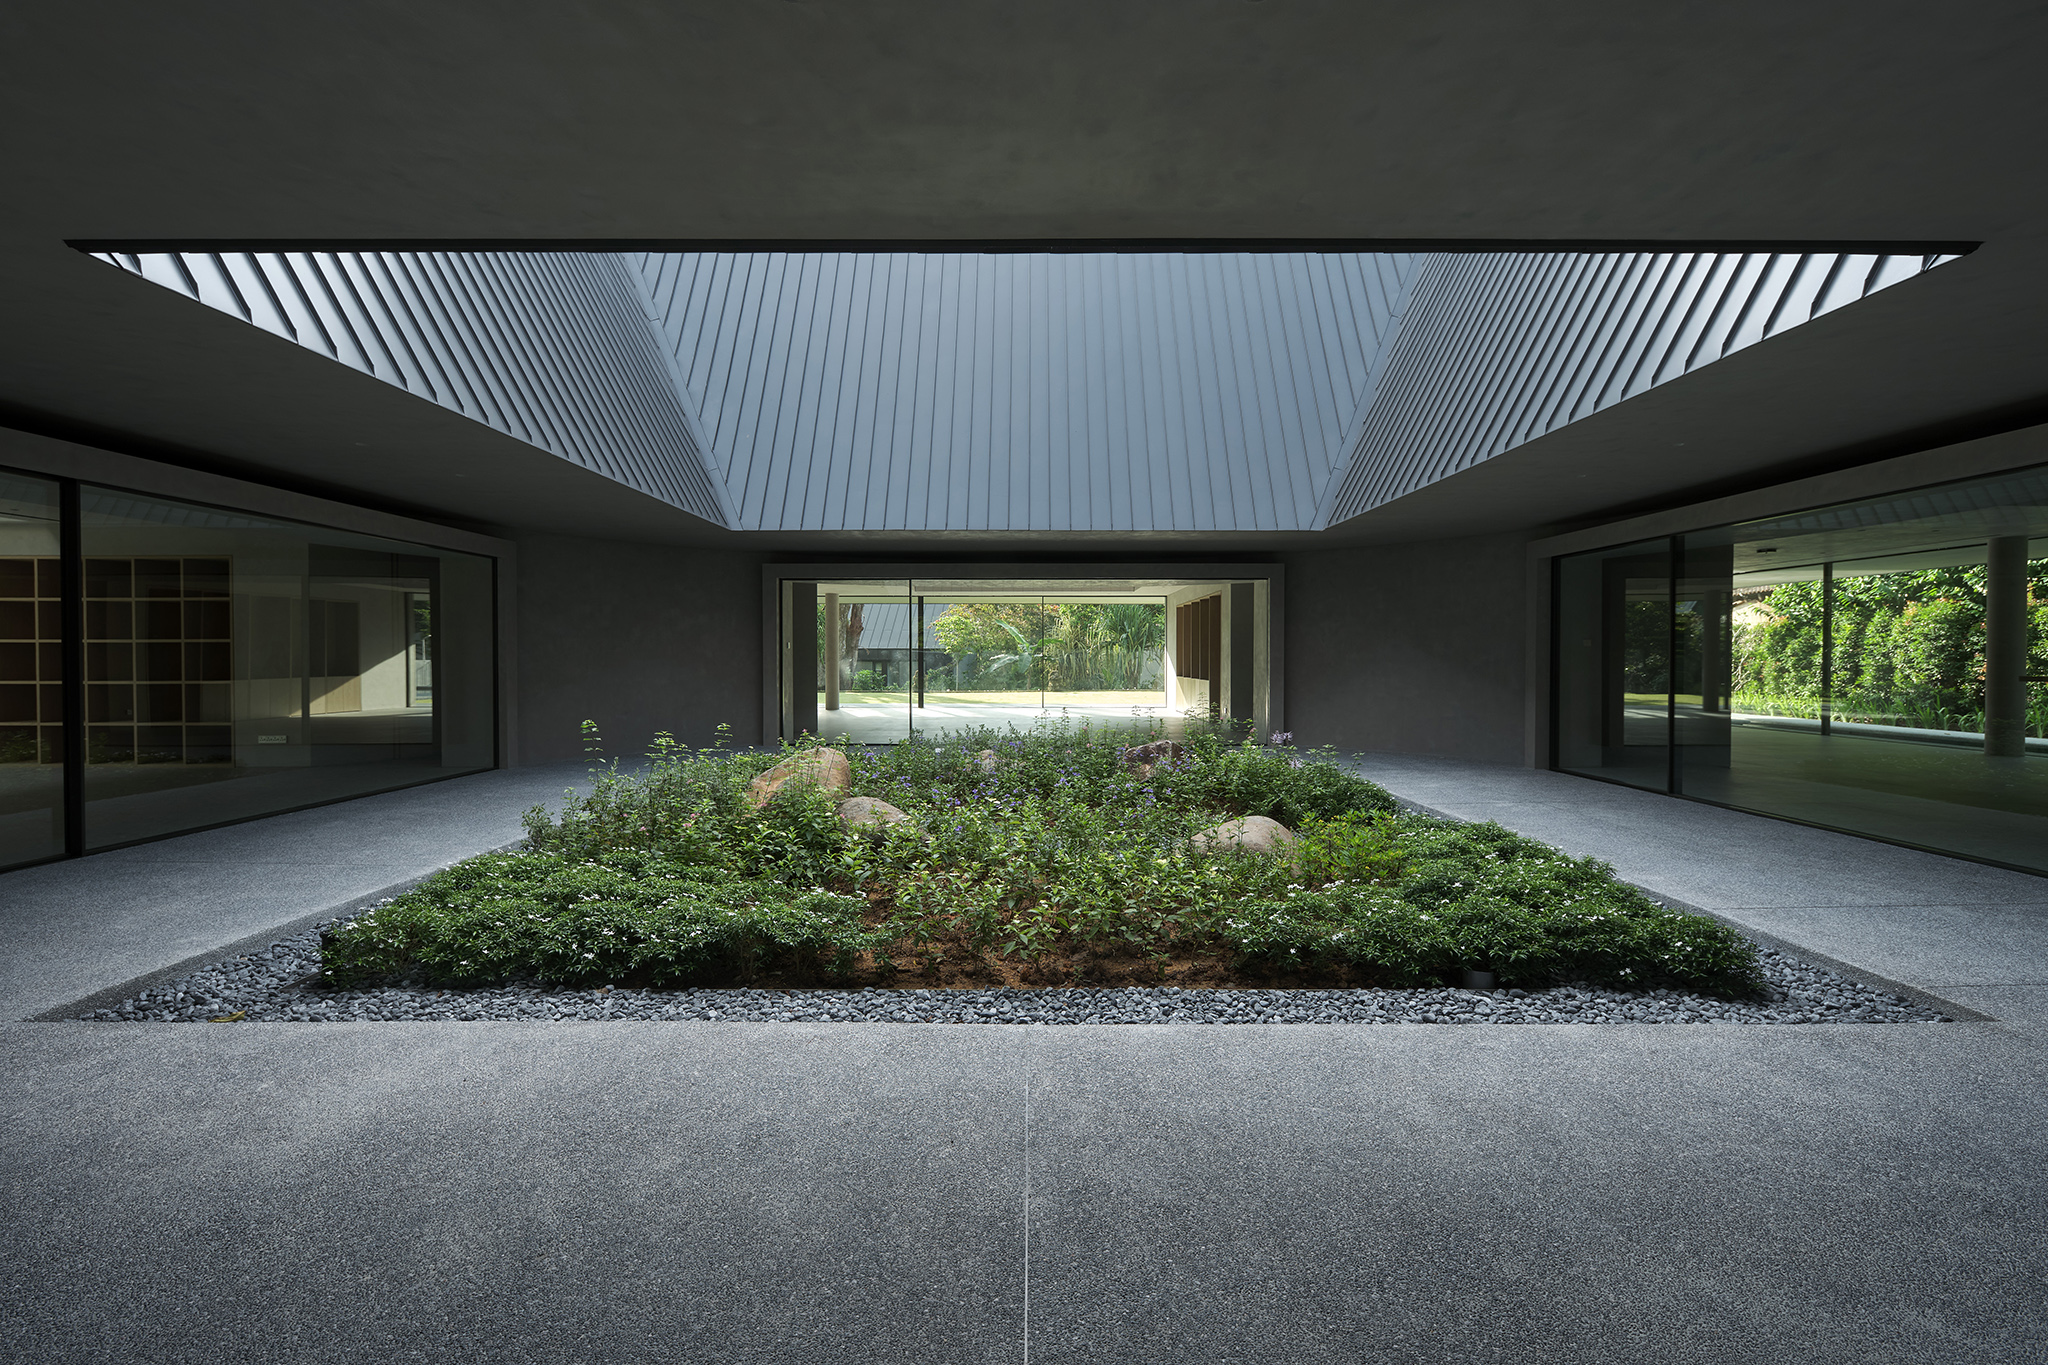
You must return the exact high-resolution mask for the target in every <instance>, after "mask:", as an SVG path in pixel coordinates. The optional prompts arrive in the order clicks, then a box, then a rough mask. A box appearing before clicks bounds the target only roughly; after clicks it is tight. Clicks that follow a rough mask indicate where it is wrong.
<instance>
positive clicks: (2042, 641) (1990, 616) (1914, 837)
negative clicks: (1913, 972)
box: [1679, 471, 2048, 871]
mask: <svg viewBox="0 0 2048 1365" xmlns="http://www.w3.org/2000/svg"><path fill="white" fill-rule="evenodd" d="M1973 532H1975V533H1977V535H1978V538H1976V539H1974V540H1973V539H1972V538H1971V536H1972V533H1973ZM2029 537H2033V539H2032V540H2031V541H2030V540H2029ZM1993 546H1999V547H2001V548H2000V550H1999V555H2000V556H2002V558H2001V559H1999V563H2000V564H2001V565H2002V566H2004V567H2003V568H2002V569H2001V570H2000V571H1999V572H2002V573H2003V574H2004V575H2005V576H2004V578H2002V579H2000V578H1999V577H1998V574H1997V573H1995V572H1994V570H1993V565H1992V561H1993V559H1994V556H1993V554H1992V553H1991V548H1992V547H1993ZM1685 554H1686V568H1685V572H1684V574H1683V575H1682V581H1681V588H1680V608H1681V613H1682V611H1683V607H1684V603H1685V600H1686V598H1687V597H1688V595H1692V596H1694V597H1695V598H1697V600H1699V601H1701V602H1703V603H1704V602H1708V601H1710V599H1711V586H1710V584H1711V582H1712V580H1714V579H1715V578H1717V577H1718V575H1719V573H1720V571H1721V570H1720V560H1719V557H1720V556H1724V555H1725V556H1726V561H1727V569H1728V579H1727V581H1728V586H1729V593H1728V600H1729V603H1730V606H1729V613H1728V615H1729V645H1730V648H1729V664H1728V687H1729V692H1730V698H1729V701H1730V707H1729V717H1728V721H1729V724H1728V748H1727V751H1726V754H1727V757H1726V762H1725V764H1721V763H1717V762H1711V761H1708V760H1707V759H1706V757H1705V754H1706V752H1707V751H1708V749H1709V748H1710V747H1711V746H1708V745H1702V746H1701V747H1700V748H1699V749H1697V750H1695V749H1694V748H1692V747H1690V745H1689V744H1688V742H1687V740H1686V738H1685V735H1684V733H1683V726H1684V725H1685V723H1686V719H1687V702H1686V700H1685V696H1684V692H1685V690H1686V689H1685V686H1684V684H1683V683H1681V687H1680V692H1681V696H1680V700H1679V717H1680V725H1681V744H1682V745H1686V746H1687V747H1684V748H1683V749H1682V750H1681V758H1682V766H1681V782H1682V790H1683V791H1684V792H1685V794H1686V795H1688V796H1695V797H1701V798H1704V799H1706V800H1711V801H1717V802H1721V803H1724V804H1727V805H1731V806H1738V807H1741V808H1743V809H1746V810H1754V811H1759V812H1763V813H1766V814H1771V815H1784V816H1789V817H1792V818H1794V819H1799V820H1806V821H1810V822H1812V823H1814V824H1820V825H1827V826H1830V827H1833V828H1836V829H1844V830H1849V831H1852V832H1856V833H1863V834H1873V835H1877V836H1879V837H1881V838H1886V839H1893V840H1897V841H1898V842H1901V843H1908V844H1915V845H1918V846H1920V847H1924V848H1932V849H1938V850H1942V851H1947V852H1955V853H1962V854H1967V855H1969V856H1971V857H1977V858H1985V859H1989V860H1992V861H1995V862H2001V863H2007V864H2011V865H2014V866H2019V867H2027V868H2034V869H2039V870H2044V871H2048V684H2044V683H2042V682H2039V681H2024V682H2023V681H2022V679H2039V678H2042V677H2044V676H2048V473H2044V471H2023V472H2021V473H2018V474H2012V475H2004V476H2000V477H1998V478H1994V479H1985V480H1973V481H1970V482H1967V483H1961V484H1954V485H1948V486H1946V487H1943V488H1938V489H1931V490H1920V491H1917V492H1914V493H1910V494H1901V495H1899V496H1897V497H1893V498H1887V499H1878V500H1873V501H1871V502H1867V503H1862V504H1855V505H1851V506H1847V507H1839V508H1822V509H1819V510H1817V511H1813V512H1807V513H1801V514H1800V515H1799V516H1797V517H1792V518H1783V519H1778V520H1772V521H1766V522H1758V523H1753V524H1750V525H1747V526H1740V527H1732V528H1724V529H1722V530H1719V531H1714V532H1708V533H1703V534H1701V535H1697V536H1688V537H1687V538H1686V549H1685ZM1709 556H1712V557H1714V562H1713V563H1712V564H1709V563H1708V562H1707V561H1708V557H1709ZM1994 596H1996V597H1998V599H1999V600H2000V601H2001V602H2007V603H2009V604H2010V606H2009V607H2008V609H2007V616H2006V617H2005V618H2004V619H2005V624H2003V625H2000V626H1997V629H1998V630H1999V631H2000V632H2001V641H2002V642H2004V643H2005V647H2006V652H2005V653H2004V654H2002V655H2001V654H1999V652H1998V651H1997V650H1995V649H1993V648H1992V647H1991V646H1992V640H1991V638H1990V637H1991V632H1992V630H1993V623H1994V619H1995V618H1994V612H1993V607H1992V599H1993V597H1994ZM1707 614H1708V615H1709V616H1711V614H1712V611H1711V609H1709V610H1708V611H1707ZM1680 619H1681V620H1682V619H1683V616H1682V614H1681V617H1680ZM1702 638H1703V640H1705V641H1707V642H1708V643H1707V644H1706V645H1704V646H1703V652H1702V659H1703V662H1702V665H1701V668H1702V673H1703V676H1704V675H1707V674H1710V673H1711V672H1712V671H1713V669H1712V665H1711V658H1712V653H1711V649H1712V646H1711V640H1712V632H1711V631H1709V632H1706V633H1705V634H1703V637H1702ZM1994 657H1996V658H1997V659H1998V661H1999V662H1998V666H1999V667H2000V668H2002V669H2009V670H2010V671H2011V672H2012V673H2013V674H2014V675H2015V676H2014V677H2013V678H2011V679H2009V680H2008V682H2007V686H2008V688H2009V689H2010V695H2009V700H2008V699H2001V698H1996V697H1993V696H1991V695H1990V694H1989V689H1987V680H1988V676H1989V673H1990V671H1991V669H1992V667H1993V661H1994ZM1688 666H1689V664H1688V663H1687V662H1685V661H1683V660H1682V661H1681V663H1680V669H1681V678H1683V677H1684V676H1685V675H1684V669H1685V668H1687V667H1688ZM1990 705H1996V706H2005V705H2009V706H2010V708H2011V710H2012V713H2013V714H2012V719H2013V721H2014V722H2016V727H2015V728H2017V729H2018V730H2019V731H2020V732H2021V733H2019V734H2016V735H2010V736H2009V739H2008V741H2007V747H2008V748H2011V749H2015V750H2017V752H2013V753H2009V754H2008V753H2003V752H1999V751H1998V750H1999V748H2000V746H1999V744H1998V743H1997V742H1995V741H1993V742H1987V739H1986V732H1987V730H1992V729H1996V728H1998V727H1995V726H1992V725H1990V724H1988V723H1987V714H1986V713H1987V706H1990ZM1701 709H1702V712H1703V713H1704V710H1705V707H1704V704H1703V705H1702V708H1701ZM1994 718H1996V717H1994ZM1700 719H1701V720H1704V719H1705V716H1704V714H1703V715H1702V716H1701V717H1700ZM1703 733H1704V732H1703Z"/></svg>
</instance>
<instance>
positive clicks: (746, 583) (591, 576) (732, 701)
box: [518, 536, 762, 764]
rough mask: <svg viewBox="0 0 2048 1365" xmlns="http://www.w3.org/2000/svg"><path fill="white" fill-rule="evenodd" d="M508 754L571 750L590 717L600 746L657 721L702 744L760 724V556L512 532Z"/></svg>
mask: <svg viewBox="0 0 2048 1365" xmlns="http://www.w3.org/2000/svg"><path fill="white" fill-rule="evenodd" d="M518 545H519V602H518V611H519V646H518V656H519V731H520V745H519V762H520V763H521V764H533V763H556V762H561V761H563V760H567V759H578V758H581V757H582V739H581V736H580V733H579V730H578V726H579V725H580V724H581V723H582V722H583V721H584V720H586V719H589V720H594V721H596V722H597V724H598V728H599V730H600V732H601V733H602V734H603V736H604V741H605V751H606V753H607V754H611V755H617V756H620V757H633V756H637V755H639V754H641V753H644V752H645V751H646V749H647V746H648V743H649V742H650V741H651V740H652V739H653V738H654V735H655V734H656V733H657V732H658V731H662V730H667V731H670V732H671V733H673V734H674V735H675V736H676V738H677V739H679V740H681V741H682V742H684V743H686V744H692V745H702V744H709V743H711V741H712V739H713V738H714V727H716V726H717V725H718V724H719V723H720V722H721V721H723V722H726V723H729V724H730V725H731V726H732V727H733V733H734V736H735V738H736V739H737V740H738V742H740V743H742V744H753V743H757V742H759V740H760V730H761V687H762V680H761V638H760V633H761V570H760V565H761V559H760V557H759V556H755V555H745V554H734V553H732V552H730V551H716V552H707V551H700V550H689V549H682V548H677V547H673V546H661V545H640V544H632V543H628V542H622V541H604V540H589V539H583V538H578V537H570V536H533V537H528V538H522V539H521V540H520V541H519V542H518Z"/></svg>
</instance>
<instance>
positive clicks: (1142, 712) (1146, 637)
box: [1044, 597, 1168, 728]
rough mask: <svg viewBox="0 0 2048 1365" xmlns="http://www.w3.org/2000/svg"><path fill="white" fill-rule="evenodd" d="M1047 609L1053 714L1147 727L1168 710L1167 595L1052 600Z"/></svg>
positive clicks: (1048, 691) (1048, 701)
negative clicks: (1096, 599)
mask: <svg viewBox="0 0 2048 1365" xmlns="http://www.w3.org/2000/svg"><path fill="white" fill-rule="evenodd" d="M1044 608H1045V629H1046V644H1045V656H1046V671H1045V709H1046V711H1047V713H1048V714H1049V715H1052V716H1058V717H1064V718H1066V719H1070V720H1075V721H1087V722H1089V723H1091V724H1094V725H1113V726H1118V727H1128V726H1133V725H1135V726H1137V727H1140V728H1142V727H1143V726H1145V725H1147V724H1149V723H1151V722H1153V721H1155V720H1158V719H1160V718H1162V717H1164V716H1166V715H1167V714H1168V712H1167V706H1166V689H1165V680H1166V599H1165V598H1163V597H1158V598H1151V599H1139V600H1133V599H1124V600H1119V601H1107V602H1101V601H1098V602H1090V601H1081V600H1074V599H1065V600H1055V599H1052V598H1047V599H1044Z"/></svg>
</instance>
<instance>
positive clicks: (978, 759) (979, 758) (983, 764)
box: [974, 749, 1003, 773]
mask: <svg viewBox="0 0 2048 1365" xmlns="http://www.w3.org/2000/svg"><path fill="white" fill-rule="evenodd" d="M1002 762H1003V760H1002V758H1001V757H1000V756H998V755H997V753H996V751H995V750H994V749H983V750H982V751H981V752H980V753H978V754H976V755H975V756H974V763H975V766H976V767H978V768H980V769H981V770H982V771H983V772H985V773H992V772H994V771H995V770H996V769H997V768H999V767H1001V766H1002Z"/></svg>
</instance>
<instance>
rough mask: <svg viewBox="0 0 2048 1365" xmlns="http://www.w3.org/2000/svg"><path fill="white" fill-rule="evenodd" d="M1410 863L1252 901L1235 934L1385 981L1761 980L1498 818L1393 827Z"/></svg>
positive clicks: (1743, 961)
mask: <svg viewBox="0 0 2048 1365" xmlns="http://www.w3.org/2000/svg"><path fill="white" fill-rule="evenodd" d="M1391 824H1392V826H1393V828H1392V833H1393V835H1394V842H1395V845H1396V846H1397V848H1398V849H1399V851H1400V855H1401V856H1402V858H1403V859H1404V863H1405V865H1404V866H1403V867H1402V868H1401V870H1400V872H1399V873H1398V876H1397V877H1396V878H1394V879H1392V880H1391V881H1390V882H1380V883H1368V884H1358V883H1351V882H1332V883H1330V884H1328V885H1325V886H1323V887H1321V888H1318V889H1315V890H1309V889H1306V888H1304V889H1302V890H1300V891H1293V892H1290V893H1289V895H1287V896H1286V897H1284V898H1279V899H1275V900H1267V901H1259V902H1250V903H1247V904H1246V905H1245V906H1244V907H1243V910H1242V912H1241V913H1240V914H1238V915H1236V916H1234V917H1233V919H1232V922H1231V924H1230V926H1229V930H1230V936H1231V938H1232V940H1233V941H1234V942H1235V944H1236V945H1237V946H1238V948H1239V949H1240V951H1242V952H1244V953H1245V954H1247V955H1248V956H1250V957H1253V958H1258V959H1262V960H1266V961H1273V960H1275V959H1279V958H1289V959H1292V960H1293V961H1295V962H1297V963H1304V964H1313V963H1316V962H1341V963H1344V964H1346V965H1349V966H1352V967H1356V968H1361V969H1365V970H1368V971H1372V972H1375V973H1378V974H1381V975H1383V976H1384V977H1385V979H1386V980H1387V981H1388V983H1389V984H1395V985H1420V984H1427V983H1431V982H1455V981H1456V980H1457V979H1458V978H1459V976H1460V974H1462V973H1463V972H1464V971H1466V970H1468V969H1476V970H1481V971H1491V972H1493V973H1495V975H1496V977H1497V979H1498V981H1499V983H1500V984H1501V985H1503V986H1523V987H1528V986H1544V985H1549V984H1552V983H1555V982H1559V981H1586V982H1593V983H1598V984H1602V985H1610V986H1622V987H1650V986H1675V987H1679V988H1682V989H1686V990H1691V991H1700V992H1704V993H1707V994H1713V995H1721V996H1726V997H1733V996H1740V995H1748V994H1752V993H1754V992H1755V991H1756V990H1757V989H1759V988H1760V986H1761V981H1760V979H1759V978H1758V976H1757V974H1756V973H1757V968H1756V952H1755V948H1754V946H1753V945H1752V944H1751V943H1750V942H1749V941H1748V940H1747V939H1745V938H1743V937H1742V935H1741V934H1739V933H1737V932H1736V931H1735V930H1734V929H1732V928H1730V927H1729V926H1727V925H1725V924H1722V923H1721V922H1720V921H1718V920H1714V919H1710V918H1708V917H1706V916H1704V915H1692V914H1685V913H1682V912H1679V911H1675V910H1668V909H1666V908H1664V907H1663V906H1661V905H1658V904H1657V903H1656V902H1655V901H1653V900H1651V899H1650V898H1649V897H1648V896H1647V895H1645V894H1643V892H1641V891H1639V890H1637V889H1636V888H1635V887H1632V886H1629V885H1628V884H1626V883H1624V882H1620V881H1617V880H1616V879H1615V877H1614V872H1613V869H1612V868H1610V867H1609V866H1608V865H1607V864H1606V863H1602V862H1599V861H1597V860H1595V859H1592V858H1573V857H1571V856H1569V855H1567V854H1564V853H1561V852H1559V851H1558V850H1556V849H1554V848H1551V847H1549V846H1548V845H1546V844H1541V843H1538V842H1536V841H1535V840H1533V839H1527V838H1524V837H1522V836H1521V835H1518V834H1514V833H1512V832H1510V831H1508V830H1505V829H1502V828H1501V827H1500V826H1499V825H1495V824H1476V825H1464V824H1458V823H1456V822H1453V821H1445V820H1437V819H1433V818H1430V817H1427V816H1418V815H1407V816H1401V817H1398V818H1397V819H1396V820H1395V821H1393V822H1391Z"/></svg>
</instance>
